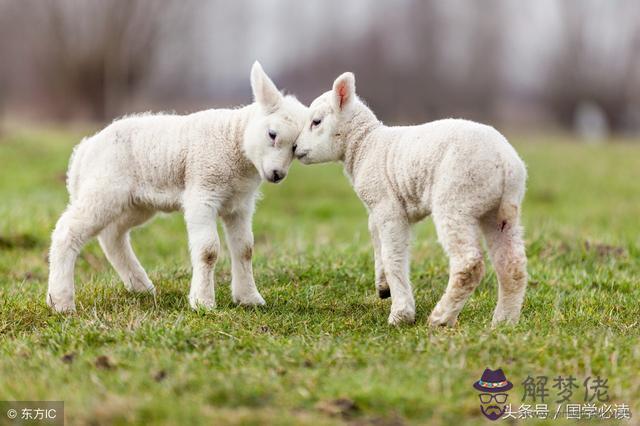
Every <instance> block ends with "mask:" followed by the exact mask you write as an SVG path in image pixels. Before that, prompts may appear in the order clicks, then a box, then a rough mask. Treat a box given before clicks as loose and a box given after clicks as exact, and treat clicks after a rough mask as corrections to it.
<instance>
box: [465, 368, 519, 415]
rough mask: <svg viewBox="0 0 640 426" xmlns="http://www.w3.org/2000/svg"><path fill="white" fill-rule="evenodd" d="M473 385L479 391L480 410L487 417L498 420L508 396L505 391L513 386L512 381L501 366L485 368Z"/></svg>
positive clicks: (502, 413)
mask: <svg viewBox="0 0 640 426" xmlns="http://www.w3.org/2000/svg"><path fill="white" fill-rule="evenodd" d="M473 387H474V388H475V389H476V390H477V391H479V392H480V394H479V395H478V397H479V398H480V411H481V412H482V414H483V415H484V416H485V417H486V418H487V419H489V420H498V419H499V418H500V417H502V416H503V415H504V411H505V408H506V402H507V398H508V397H509V394H508V393H507V391H508V390H510V389H511V388H513V383H511V382H510V381H508V380H507V377H506V376H505V375H504V371H502V368H498V369H497V370H491V369H490V368H486V369H485V370H484V372H483V373H482V377H481V378H480V380H478V381H477V382H475V383H474V384H473Z"/></svg>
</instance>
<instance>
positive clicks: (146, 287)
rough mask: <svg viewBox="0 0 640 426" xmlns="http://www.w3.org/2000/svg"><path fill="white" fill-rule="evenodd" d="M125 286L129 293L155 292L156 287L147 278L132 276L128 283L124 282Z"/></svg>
mask: <svg viewBox="0 0 640 426" xmlns="http://www.w3.org/2000/svg"><path fill="white" fill-rule="evenodd" d="M125 288H126V289H127V290H128V291H130V292H131V293H151V294H155V293H156V288H155V287H154V286H153V283H152V282H151V281H149V280H148V279H144V278H134V279H132V280H131V282H130V283H125Z"/></svg>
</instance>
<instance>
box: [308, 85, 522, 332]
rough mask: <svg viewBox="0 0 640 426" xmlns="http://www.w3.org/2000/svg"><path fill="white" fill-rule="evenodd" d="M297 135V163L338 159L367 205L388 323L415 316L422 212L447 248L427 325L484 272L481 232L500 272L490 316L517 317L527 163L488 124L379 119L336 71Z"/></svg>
mask: <svg viewBox="0 0 640 426" xmlns="http://www.w3.org/2000/svg"><path fill="white" fill-rule="evenodd" d="M309 111H310V114H311V116H310V120H309V122H308V123H307V126H306V127H305V129H304V130H303V131H302V133H301V135H300V138H299V139H298V142H297V148H296V151H295V154H296V157H297V158H299V159H300V161H302V162H303V163H305V164H311V163H322V162H327V161H341V162H343V164H344V170H345V172H346V174H347V176H348V177H349V178H350V180H351V182H352V184H353V187H354V189H355V191H356V193H357V194H358V196H359V197H360V199H361V200H362V201H363V203H364V204H365V206H366V207H367V210H368V212H369V230H370V232H371V238H372V240H373V246H374V257H375V272H376V273H375V275H376V277H375V279H376V288H377V290H378V294H379V295H380V297H381V298H385V297H389V296H391V299H392V303H391V314H390V315H389V323H390V324H393V325H396V324H401V323H408V322H413V321H414V320H415V302H414V299H413V293H412V289H411V284H410V282H409V242H410V225H411V224H412V223H415V222H417V221H420V220H421V219H423V218H424V217H426V216H428V215H430V214H431V215H432V216H433V221H434V223H435V226H436V230H437V233H438V239H439V241H440V243H441V244H442V246H443V247H444V249H445V251H446V252H447V254H448V256H449V283H448V285H447V289H446V292H445V294H444V295H443V296H442V298H441V299H440V301H439V302H438V304H437V305H436V306H435V308H434V309H433V312H432V313H431V316H430V317H429V322H430V323H431V324H432V325H448V326H453V325H454V324H455V323H456V320H457V317H458V314H459V313H460V311H461V310H462V308H463V306H464V303H465V301H466V300H467V298H468V297H469V295H470V294H471V292H472V291H473V290H474V288H475V287H476V286H477V285H478V283H479V281H480V279H481V277H482V275H483V272H484V263H483V252H482V241H481V236H482V235H483V234H484V237H485V239H486V242H487V245H488V249H489V254H490V257H491V261H492V263H493V265H494V267H495V270H496V273H497V275H498V280H499V291H498V303H497V306H496V309H495V313H494V315H493V323H494V324H496V323H498V322H501V321H508V322H511V323H515V322H517V321H518V318H519V316H520V309H521V307H522V302H523V299H524V294H525V288H526V283H527V272H526V262H527V259H526V256H525V251H524V244H523V240H522V228H521V226H520V219H519V215H520V205H521V203H522V199H523V196H524V191H525V180H526V170H525V166H524V163H523V162H522V160H521V159H520V158H519V157H518V154H517V153H516V152H515V150H514V149H513V147H512V146H511V145H509V143H508V142H507V140H506V139H505V138H504V137H503V136H502V135H501V134H500V133H498V132H497V131H496V130H495V129H493V128H492V127H489V126H485V125H482V124H478V123H474V122H471V121H465V120H454V119H447V120H440V121H435V122H432V123H427V124H422V125H419V126H407V127H387V126H384V125H383V124H382V123H381V122H380V121H378V119H377V118H376V117H375V115H374V114H373V112H372V111H371V110H370V109H369V108H368V107H367V106H366V105H365V104H364V103H363V102H362V101H360V99H359V98H358V97H357V96H356V93H355V78H354V76H353V74H351V73H345V74H342V75H341V76H340V77H338V78H337V79H336V81H335V82H334V84H333V90H331V91H329V92H326V93H324V94H323V95H321V96H320V97H318V98H317V99H316V100H314V101H313V103H312V104H311V106H310V107H309Z"/></svg>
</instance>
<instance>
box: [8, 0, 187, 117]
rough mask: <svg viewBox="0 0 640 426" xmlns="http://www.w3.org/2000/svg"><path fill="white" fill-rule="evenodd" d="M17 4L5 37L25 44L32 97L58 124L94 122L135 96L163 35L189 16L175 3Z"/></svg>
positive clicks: (62, 0)
mask: <svg viewBox="0 0 640 426" xmlns="http://www.w3.org/2000/svg"><path fill="white" fill-rule="evenodd" d="M21 6H22V7H21V8H20V10H19V11H18V12H17V13H14V18H15V20H14V21H13V24H12V25H13V27H14V28H13V32H12V36H13V39H14V42H22V43H25V44H29V47H30V49H28V50H27V51H28V52H30V53H31V54H32V56H33V57H32V58H27V59H30V60H31V62H30V64H29V66H28V68H30V69H29V72H30V73H31V74H32V83H33V82H36V84H38V85H39V89H40V91H39V95H40V96H42V95H44V97H45V98H47V100H48V101H49V102H50V104H51V109H52V112H53V114H54V115H55V116H57V118H59V119H69V118H78V117H81V118H84V119H92V120H100V121H102V120H105V119H107V118H111V117H113V116H114V115H116V114H119V113H121V110H122V109H123V105H125V104H126V103H127V102H128V101H130V100H131V99H132V98H134V97H135V96H136V94H137V93H138V92H139V90H140V89H141V88H142V87H143V86H144V85H145V83H146V82H147V79H148V78H149V76H150V74H151V71H152V70H151V69H152V68H153V66H154V64H155V62H156V59H157V55H158V52H159V48H160V46H161V41H162V37H163V35H164V33H166V32H167V31H171V30H173V31H175V30H176V28H177V27H178V26H179V25H181V24H182V23H184V22H186V17H187V16H188V15H187V14H188V13H190V12H188V11H189V10H192V9H190V8H188V7H185V5H184V4H183V3H181V2H178V1H177V0H175V1H164V2H158V1H153V0H132V1H123V0H87V1H81V2H78V1H73V0H49V1H38V0H34V1H29V0H25V1H22V2H21ZM23 59H24V58H23Z"/></svg>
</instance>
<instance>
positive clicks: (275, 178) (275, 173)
mask: <svg viewBox="0 0 640 426" xmlns="http://www.w3.org/2000/svg"><path fill="white" fill-rule="evenodd" d="M283 177H284V175H283V174H281V173H280V172H278V171H277V170H274V171H273V181H274V182H280V181H281V180H282V178H283Z"/></svg>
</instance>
